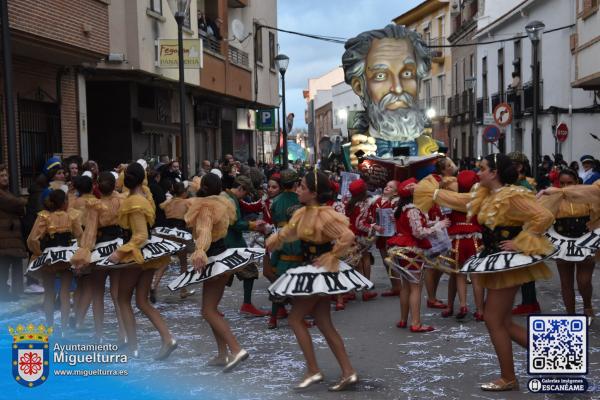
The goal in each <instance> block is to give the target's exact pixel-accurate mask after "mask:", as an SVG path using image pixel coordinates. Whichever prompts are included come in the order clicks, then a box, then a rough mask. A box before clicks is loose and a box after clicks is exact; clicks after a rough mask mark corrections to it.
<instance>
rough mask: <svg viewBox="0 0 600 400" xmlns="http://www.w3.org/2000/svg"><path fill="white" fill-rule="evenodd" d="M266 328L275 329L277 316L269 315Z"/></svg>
mask: <svg viewBox="0 0 600 400" xmlns="http://www.w3.org/2000/svg"><path fill="white" fill-rule="evenodd" d="M267 329H277V318H276V317H273V316H271V317H269V322H268V323H267Z"/></svg>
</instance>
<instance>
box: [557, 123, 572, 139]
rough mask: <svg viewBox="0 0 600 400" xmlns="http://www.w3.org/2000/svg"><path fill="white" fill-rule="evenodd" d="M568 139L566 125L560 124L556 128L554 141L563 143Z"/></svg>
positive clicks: (567, 127)
mask: <svg viewBox="0 0 600 400" xmlns="http://www.w3.org/2000/svg"><path fill="white" fill-rule="evenodd" d="M568 137H569V126H568V125H567V124H566V123H564V122H561V123H560V124H558V126H557V127H556V140H558V141H559V142H561V143H563V142H565V141H566V140H567V138H568Z"/></svg>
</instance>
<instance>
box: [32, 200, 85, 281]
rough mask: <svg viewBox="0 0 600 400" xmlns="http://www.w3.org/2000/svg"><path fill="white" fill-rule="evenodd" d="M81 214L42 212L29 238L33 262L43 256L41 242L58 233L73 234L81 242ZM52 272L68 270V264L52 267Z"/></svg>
mask: <svg viewBox="0 0 600 400" xmlns="http://www.w3.org/2000/svg"><path fill="white" fill-rule="evenodd" d="M80 218H81V216H80V212H79V211H77V210H75V209H72V208H70V209H68V210H67V211H53V212H50V211H40V212H39V213H38V216H37V218H36V220H35V223H34V224H33V228H32V229H31V232H30V233H29V237H27V247H28V248H29V251H31V254H32V257H31V258H32V260H35V259H36V258H37V257H39V256H41V255H42V251H43V249H42V248H41V240H42V239H43V238H44V237H46V236H50V237H53V236H54V235H55V234H58V233H66V232H71V235H72V237H73V239H77V240H80V238H81V235H82V233H83V231H82V229H81V222H80ZM50 268H52V271H58V270H63V269H67V268H68V264H67V263H58V264H55V266H52V267H50Z"/></svg>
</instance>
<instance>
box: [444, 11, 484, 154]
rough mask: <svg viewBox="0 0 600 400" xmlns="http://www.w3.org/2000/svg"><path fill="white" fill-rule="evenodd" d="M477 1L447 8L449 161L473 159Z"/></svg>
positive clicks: (474, 140) (474, 141)
mask: <svg viewBox="0 0 600 400" xmlns="http://www.w3.org/2000/svg"><path fill="white" fill-rule="evenodd" d="M478 11H479V9H478V1H477V0H463V1H454V2H452V3H451V4H450V15H451V24H450V27H451V29H450V32H451V33H450V35H449V36H448V43H449V44H450V45H452V46H453V47H451V49H450V53H451V59H452V73H451V74H450V75H449V80H450V81H451V91H450V96H448V103H447V104H448V108H447V114H448V117H449V132H448V139H449V140H448V147H449V151H450V154H451V156H452V158H453V159H455V160H459V159H462V158H465V157H475V155H476V154H475V143H476V128H475V126H474V121H473V119H474V118H473V116H474V107H475V101H474V96H473V93H474V89H475V83H476V82H475V81H476V65H477V63H476V59H477V46H475V45H474V43H473V36H474V35H475V32H476V30H477V19H478V16H479V12H478Z"/></svg>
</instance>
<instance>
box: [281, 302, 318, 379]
mask: <svg viewBox="0 0 600 400" xmlns="http://www.w3.org/2000/svg"><path fill="white" fill-rule="evenodd" d="M318 301H319V297H318V296H308V297H306V298H304V297H295V298H294V300H293V303H292V311H291V312H290V314H289V316H288V323H289V325H290V327H291V328H292V330H293V331H294V335H296V340H298V345H299V346H300V349H301V350H302V354H304V359H305V360H306V369H307V375H314V374H316V373H317V372H319V366H318V365H317V357H316V356H315V349H314V348H313V343H312V339H311V337H310V332H309V331H308V328H307V327H306V324H305V323H304V316H305V315H307V314H311V313H313V310H314V308H315V306H316V304H317V302H318Z"/></svg>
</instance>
